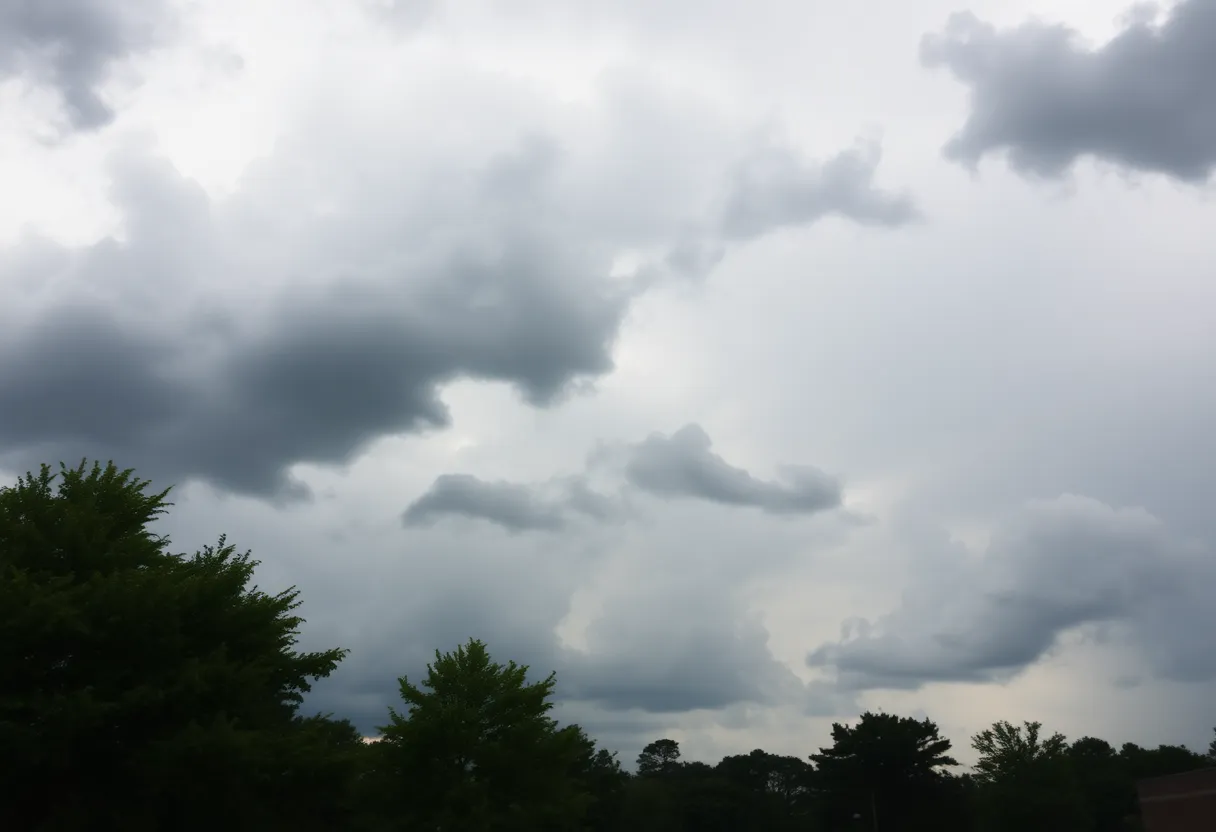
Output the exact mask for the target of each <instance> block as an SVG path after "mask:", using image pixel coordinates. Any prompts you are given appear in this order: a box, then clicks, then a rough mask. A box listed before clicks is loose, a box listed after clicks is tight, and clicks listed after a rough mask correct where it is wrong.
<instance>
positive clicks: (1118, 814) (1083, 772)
mask: <svg viewBox="0 0 1216 832" xmlns="http://www.w3.org/2000/svg"><path fill="white" fill-rule="evenodd" d="M1068 756H1069V758H1070V760H1071V763H1072V768H1073V773H1074V775H1075V777H1076V781H1077V784H1078V786H1079V788H1080V790H1081V794H1082V795H1083V796H1084V798H1085V804H1086V808H1087V810H1088V813H1089V816H1090V818H1091V819H1092V821H1093V826H1092V828H1093V830H1094V832H1122V830H1124V829H1126V827H1127V823H1128V818H1131V817H1134V816H1135V815H1136V813H1137V802H1136V786H1135V781H1133V780H1132V778H1131V776H1130V775H1129V773H1128V771H1127V766H1126V765H1125V763H1124V761H1123V760H1122V759H1121V758H1120V757H1119V752H1117V751H1116V750H1115V748H1114V746H1112V745H1111V744H1110V743H1108V742H1107V741H1106V740H1101V739H1098V738H1096V737H1082V738H1081V739H1079V740H1077V741H1076V742H1074V743H1073V744H1072V746H1071V747H1070V748H1069V749H1068Z"/></svg>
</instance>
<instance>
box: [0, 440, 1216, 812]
mask: <svg viewBox="0 0 1216 832" xmlns="http://www.w3.org/2000/svg"><path fill="white" fill-rule="evenodd" d="M148 485H149V484H148V483H147V482H145V481H142V480H139V479H137V478H135V477H134V476H133V474H132V472H131V471H129V470H128V471H123V470H119V469H118V468H116V467H115V466H114V465H112V464H111V465H108V466H101V465H96V464H95V465H93V466H92V467H89V466H88V465H87V464H85V463H82V464H81V465H80V466H78V467H75V468H68V467H64V466H60V470H59V471H58V472H52V470H51V469H50V468H49V467H47V466H44V467H43V468H42V469H41V471H40V472H39V473H37V474H29V475H27V476H25V477H23V478H21V479H20V480H19V481H18V483H17V484H16V485H15V486H12V487H9V488H3V489H0V829H3V830H9V829H11V830H23V832H24V831H25V830H46V832H75V830H90V831H91V832H92V831H99V832H104V831H105V830H115V832H118V830H121V831H122V832H141V831H142V830H149V832H151V830H174V832H177V831H178V830H183V831H184V832H189V831H190V830H207V832H215V830H327V831H328V830H364V831H365V832H381V831H384V832H387V830H432V831H433V830H442V831H443V832H491V831H492V832H564V831H565V830H602V831H603V832H607V830H621V832H646V830H655V831H656V832H658V831H659V830H662V831H663V832H668V830H670V831H671V832H677V831H679V832H702V830H704V831H705V832H711V831H712V832H774V830H777V831H779V832H780V831H784V830H823V832H829V831H831V830H871V831H872V832H876V831H877V830H882V832H912V831H913V830H917V831H919V830H925V831H926V832H929V831H930V830H932V832H950V831H951V830H959V832H964V831H965V832H971V831H972V830H975V832H1015V831H1016V832H1023V830H1039V831H1040V832H1054V830H1059V832H1078V831H1079V830H1080V831H1083V832H1124V831H1125V830H1134V829H1137V828H1139V811H1138V806H1137V799H1136V788H1135V784H1136V782H1137V781H1138V780H1141V779H1144V778H1149V777H1156V776H1160V775H1166V774H1173V773H1178V772H1184V771H1190V770H1193V769H1198V768H1203V767H1206V766H1210V765H1213V764H1216V740H1213V742H1212V745H1211V747H1210V748H1209V753H1208V755H1204V754H1200V753H1197V752H1195V751H1192V750H1189V749H1187V748H1183V747H1179V746H1160V747H1158V748H1152V749H1148V748H1141V747H1139V746H1136V745H1133V744H1130V743H1129V744H1125V745H1123V746H1121V747H1119V748H1115V747H1114V746H1112V745H1111V744H1110V743H1108V742H1106V741H1104V740H1101V739H1096V738H1093V737H1084V738H1081V739H1077V740H1075V741H1071V742H1070V741H1068V740H1067V739H1065V737H1063V736H1062V735H1060V734H1057V733H1053V734H1050V735H1049V734H1046V733H1044V732H1043V730H1042V728H1041V726H1040V725H1039V724H1038V723H1024V724H1022V725H1013V724H1010V723H1008V722H998V723H996V724H994V725H993V726H992V727H991V728H989V729H987V730H985V731H982V732H981V733H979V734H977V735H976V736H974V737H972V738H971V741H970V742H971V746H972V748H974V749H975V751H976V752H977V754H978V763H977V764H976V766H975V768H974V770H973V771H971V772H970V773H961V774H960V773H955V772H957V771H958V764H957V762H956V761H955V760H954V759H953V758H952V757H951V756H950V751H951V747H952V746H951V742H950V740H948V739H945V738H943V737H942V736H941V735H940V733H939V731H938V727H937V725H936V724H934V723H933V722H932V721H931V720H928V719H922V720H917V719H912V718H908V717H899V716H894V715H890V714H875V713H867V714H863V715H862V716H861V718H860V719H859V720H858V721H857V722H855V723H854V724H851V725H842V724H838V725H835V726H833V731H832V742H831V745H829V746H827V747H825V748H819V749H818V750H814V749H808V751H807V754H806V756H805V757H791V756H780V755H776V754H769V753H767V752H765V751H762V750H759V749H757V750H755V751H753V752H751V753H750V754H742V755H735V756H729V757H725V758H723V759H722V760H721V761H719V762H718V763H717V764H716V765H709V764H707V763H703V762H688V761H684V760H682V759H681V756H680V748H679V745H678V744H677V743H676V742H675V741H673V740H670V739H657V740H655V741H654V742H652V743H650V744H649V745H647V746H646V748H645V749H644V750H643V751H642V753H641V754H640V755H639V757H638V759H637V765H636V772H629V771H626V770H624V769H623V768H622V766H621V765H620V762H619V761H618V760H617V758H616V756H615V754H613V753H610V752H609V751H607V750H605V749H603V748H599V747H598V746H597V745H596V743H595V741H594V740H593V739H592V738H590V737H588V736H587V735H586V733H585V732H584V731H583V730H582V729H581V728H580V727H579V726H577V725H565V726H562V725H559V724H558V723H557V722H556V721H555V720H554V719H552V718H551V716H550V712H551V708H552V704H553V686H554V677H553V676H552V675H550V676H549V677H547V678H542V679H537V678H534V677H533V678H529V676H528V668H526V667H523V666H519V665H516V664H515V663H514V662H510V661H508V662H506V663H505V664H504V663H499V662H496V661H494V660H493V659H492V658H491V656H490V655H489V653H488V651H487V648H486V645H485V644H483V643H482V642H480V641H476V640H473V641H470V642H469V643H468V644H465V645H461V646H458V647H456V648H455V649H454V650H453V651H451V652H449V653H439V652H436V654H435V660H434V662H432V663H431V664H430V665H429V666H428V668H427V674H426V676H425V678H422V679H419V680H416V681H411V680H410V679H407V678H402V679H401V680H400V696H401V703H400V705H399V706H398V707H397V708H391V709H389V711H388V712H387V713H386V714H385V719H384V722H385V724H384V727H383V728H382V734H383V736H382V739H381V741H380V742H376V743H370V744H369V743H365V742H364V741H363V738H362V737H361V736H360V734H359V732H358V731H357V730H356V729H355V727H354V725H353V724H352V723H350V722H349V721H347V720H345V719H341V718H338V717H335V716H332V715H316V716H306V715H303V714H301V713H300V706H301V703H302V701H303V696H304V694H306V693H307V692H308V691H309V689H310V684H311V683H312V682H313V681H315V680H317V679H319V678H323V677H326V676H328V675H329V674H330V673H332V672H333V671H334V669H335V668H336V667H337V666H338V664H339V663H340V662H341V660H342V658H343V657H344V656H345V654H346V653H345V651H344V650H342V649H332V650H326V651H320V652H313V653H305V652H299V651H298V650H297V649H296V636H297V633H298V631H299V627H300V624H301V623H302V621H303V619H302V618H300V617H299V616H298V615H297V610H298V607H299V604H300V601H299V598H298V595H297V593H296V591H295V590H294V589H289V590H286V591H284V592H279V593H276V594H269V593H266V592H264V591H262V590H260V589H258V588H257V587H256V586H254V585H253V584H252V577H253V571H254V568H255V566H256V562H255V561H253V560H252V559H251V557H250V555H249V553H239V552H238V551H237V550H236V549H234V548H233V547H232V546H231V545H229V544H228V543H227V542H226V541H225V540H224V538H222V537H221V538H220V539H219V542H218V543H217V544H216V545H215V546H212V547H208V548H205V549H203V550H202V551H200V552H197V553H195V554H194V555H191V556H185V555H178V554H173V553H171V552H170V551H169V549H168V545H169V542H168V541H167V540H165V539H164V538H162V537H159V536H157V535H155V534H153V533H152V531H151V530H150V524H151V523H152V522H153V521H154V520H155V519H156V518H157V517H158V516H159V515H161V514H163V513H164V512H165V511H166V509H167V507H168V506H169V505H170V503H168V502H166V497H167V495H168V492H167V491H161V492H155V491H151V490H149V488H148Z"/></svg>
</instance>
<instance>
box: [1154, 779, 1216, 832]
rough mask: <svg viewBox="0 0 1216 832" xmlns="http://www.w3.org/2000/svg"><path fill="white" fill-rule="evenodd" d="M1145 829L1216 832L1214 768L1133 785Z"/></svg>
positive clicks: (1215, 781)
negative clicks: (1137, 792)
mask: <svg viewBox="0 0 1216 832" xmlns="http://www.w3.org/2000/svg"><path fill="white" fill-rule="evenodd" d="M1136 788H1137V791H1139V793H1140V817H1141V818H1142V819H1143V821H1144V830H1145V832H1216V768H1204V769H1199V770H1198V771H1188V772H1186V773H1185V774H1174V775H1171V776H1169V777H1154V778H1153V779H1151V780H1141V781H1140V782H1139V783H1138V784H1136Z"/></svg>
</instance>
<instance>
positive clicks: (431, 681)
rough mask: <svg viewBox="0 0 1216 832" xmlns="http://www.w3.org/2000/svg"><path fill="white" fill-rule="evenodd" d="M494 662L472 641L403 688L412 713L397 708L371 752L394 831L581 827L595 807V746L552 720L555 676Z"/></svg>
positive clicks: (384, 808) (404, 681)
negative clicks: (536, 675)
mask: <svg viewBox="0 0 1216 832" xmlns="http://www.w3.org/2000/svg"><path fill="white" fill-rule="evenodd" d="M527 672H528V668H527V667H526V666H523V665H517V664H516V663H515V662H508V663H507V664H505V665H503V664H498V663H496V662H493V661H491V659H490V655H489V652H488V651H487V650H486V646H485V644H483V643H482V642H480V641H477V640H470V641H469V642H468V644H466V645H463V646H461V647H458V648H457V649H456V650H455V651H453V652H451V653H445V654H442V655H441V654H440V653H439V652H438V651H436V653H435V661H434V662H433V663H432V664H430V665H428V666H427V675H426V678H425V679H423V681H422V684H421V686H418V685H414V684H412V683H411V682H410V681H409V679H408V678H406V677H402V678H401V679H400V691H401V698H402V699H403V700H404V702H405V705H406V708H405V711H404V712H398V711H396V710H393V709H390V711H389V716H390V722H389V724H388V725H386V726H384V727H383V728H381V731H382V732H383V738H382V740H381V741H380V742H378V743H375V745H374V746H373V758H374V772H373V774H372V780H373V782H374V783H375V789H376V793H377V795H378V798H376V799H375V800H376V802H377V803H378V804H379V805H380V806H381V807H382V811H383V812H384V814H385V816H386V817H389V818H391V819H392V823H393V824H396V825H393V826H389V827H388V828H400V829H444V830H467V832H483V831H484V832H489V830H494V831H495V832H500V831H501V832H513V831H514V830H519V831H520V832H524V830H528V831H529V832H531V830H542V831H543V830H559V829H562V830H564V829H572V828H578V827H579V825H580V824H581V823H582V822H583V819H584V816H585V815H586V813H587V810H588V808H589V807H590V806H591V804H592V801H593V798H592V795H591V791H590V788H589V784H588V783H587V782H586V780H585V777H586V775H587V773H588V769H589V767H590V766H592V765H594V763H595V762H596V757H595V750H594V743H592V741H591V740H590V739H588V738H587V736H586V735H585V734H584V733H583V731H582V729H581V728H579V727H578V726H577V725H570V726H566V727H564V728H559V727H558V726H557V723H556V722H555V721H554V720H553V719H551V718H550V717H549V711H550V710H551V709H552V707H553V703H552V701H551V698H552V695H553V686H554V676H553V675H552V674H550V675H549V676H548V677H547V678H545V679H543V680H541V681H539V682H531V683H529V682H528V681H527Z"/></svg>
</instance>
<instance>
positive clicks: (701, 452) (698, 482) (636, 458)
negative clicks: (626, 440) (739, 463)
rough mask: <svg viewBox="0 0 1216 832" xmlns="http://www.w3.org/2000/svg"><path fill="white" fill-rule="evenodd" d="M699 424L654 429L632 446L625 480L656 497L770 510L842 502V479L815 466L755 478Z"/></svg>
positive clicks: (808, 510)
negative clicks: (777, 478) (777, 477)
mask: <svg viewBox="0 0 1216 832" xmlns="http://www.w3.org/2000/svg"><path fill="white" fill-rule="evenodd" d="M712 449H713V442H712V440H710V438H709V435H708V434H707V433H706V432H705V431H704V429H702V428H701V426H700V425H696V424H691V425H686V426H684V427H683V428H681V429H680V430H678V431H676V432H675V433H673V434H672V435H671V436H664V435H663V434H659V433H656V434H652V435H651V436H650V437H648V438H647V439H646V440H645V441H643V442H641V443H639V444H638V445H636V446H634V447H633V448H632V449H631V451H630V455H629V460H628V462H627V463H626V466H625V476H626V477H627V478H628V480H629V482H630V483H631V484H632V485H634V486H635V487H637V488H640V489H641V490H643V491H647V492H649V493H651V494H654V495H656V496H659V497H665V498H672V497H684V498H693V499H700V500H708V501H710V502H713V503H721V504H723V505H733V506H751V507H754V508H758V509H760V510H761V511H764V512H767V513H769V514H814V513H815V512H819V511H825V510H827V509H833V508H837V507H838V506H840V503H841V490H840V483H839V481H837V480H836V479H835V478H834V477H830V476H828V475H827V474H825V473H823V472H822V471H820V470H819V469H817V468H811V467H807V466H792V465H790V466H785V467H784V468H783V469H782V474H783V475H784V482H768V481H765V480H759V479H756V478H755V477H753V476H752V475H751V474H749V473H748V472H747V471H745V470H743V469H742V468H736V467H735V466H733V465H730V464H729V463H727V462H726V460H724V459H723V458H722V457H721V456H719V455H718V454H715V453H714V452H713V450H712Z"/></svg>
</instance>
